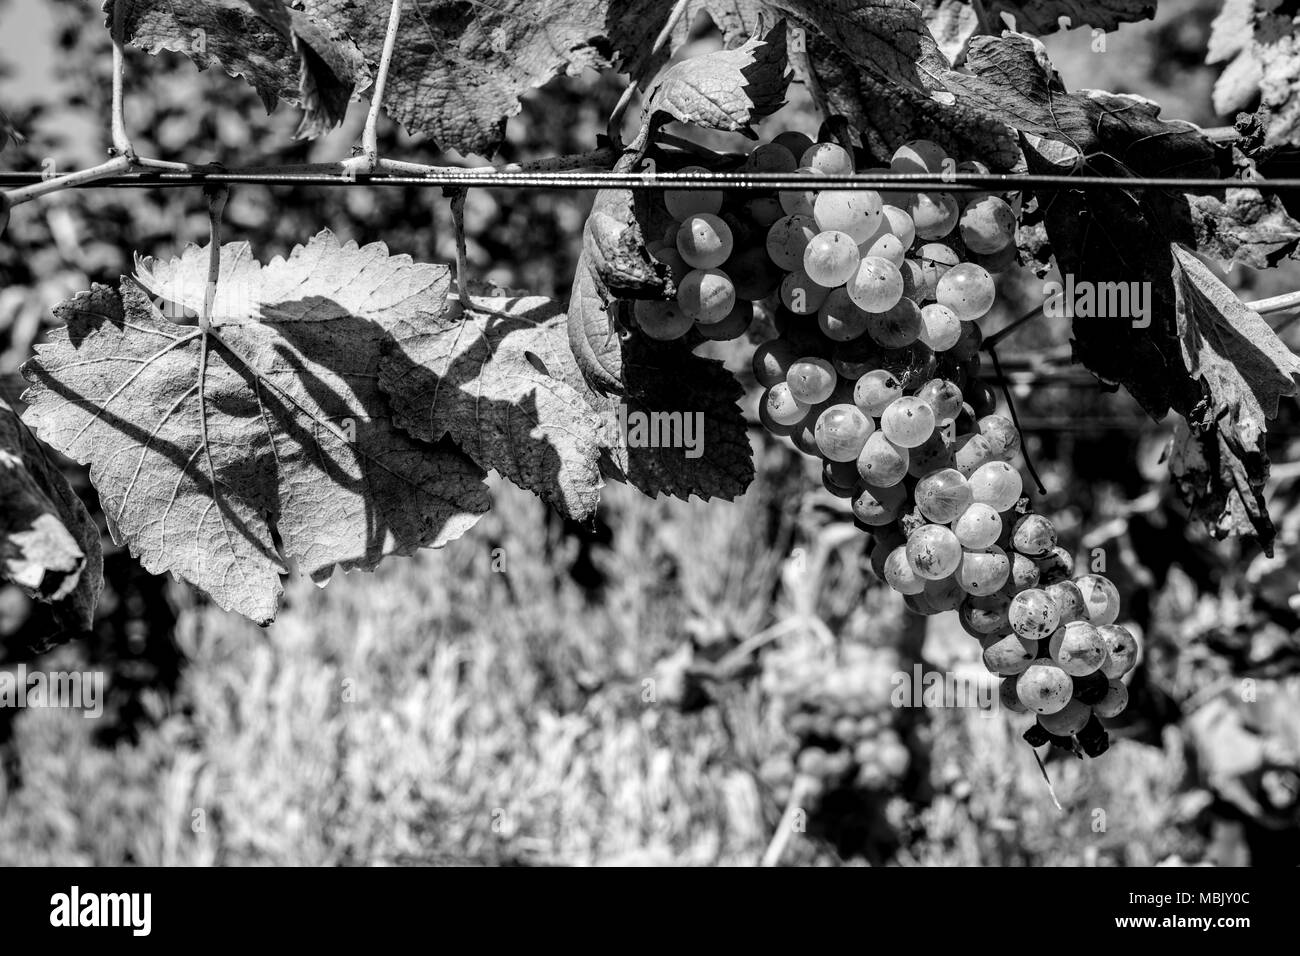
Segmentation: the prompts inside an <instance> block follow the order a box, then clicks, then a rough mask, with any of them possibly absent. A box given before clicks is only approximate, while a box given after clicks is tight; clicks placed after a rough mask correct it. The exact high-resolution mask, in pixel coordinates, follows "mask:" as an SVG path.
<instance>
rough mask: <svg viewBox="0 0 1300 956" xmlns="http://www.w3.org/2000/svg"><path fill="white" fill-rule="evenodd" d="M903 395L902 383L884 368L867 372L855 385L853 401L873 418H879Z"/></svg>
mask: <svg viewBox="0 0 1300 956" xmlns="http://www.w3.org/2000/svg"><path fill="white" fill-rule="evenodd" d="M902 396H903V386H902V384H901V383H900V382H899V381H898V379H896V378H895V377H894V375H893V373H892V372H888V371H886V370H885V369H883V368H878V369H873V370H871V371H870V372H867V373H865V374H864V375H862V376H861V377H860V378H859V379H858V381H857V384H855V385H854V386H853V403H854V404H855V405H857V406H858V408H860V409H862V410H863V411H864V412H866V413H867V414H868V415H870V416H871V417H872V418H879V417H880V416H881V415H883V414H884V413H885V409H886V408H888V407H889V406H890V405H892V404H893V403H894V402H895V401H896V400H897V399H899V398H902Z"/></svg>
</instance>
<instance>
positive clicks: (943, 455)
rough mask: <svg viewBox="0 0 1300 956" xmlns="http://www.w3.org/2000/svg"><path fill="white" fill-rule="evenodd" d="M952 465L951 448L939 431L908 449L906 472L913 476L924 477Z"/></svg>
mask: <svg viewBox="0 0 1300 956" xmlns="http://www.w3.org/2000/svg"><path fill="white" fill-rule="evenodd" d="M951 465H952V449H951V448H950V447H949V445H948V441H947V439H945V438H944V437H943V433H942V432H940V431H936V432H934V433H933V434H932V435H931V436H930V437H929V438H927V439H926V440H925V441H923V442H922V443H921V444H919V445H917V446H916V447H915V448H912V449H910V450H909V461H908V463H907V473H908V474H909V475H911V476H912V477H913V478H925V477H926V476H927V475H932V474H934V473H935V472H937V471H942V470H943V469H945V468H949V467H951Z"/></svg>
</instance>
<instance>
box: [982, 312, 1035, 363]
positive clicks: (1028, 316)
mask: <svg viewBox="0 0 1300 956" xmlns="http://www.w3.org/2000/svg"><path fill="white" fill-rule="evenodd" d="M1042 313H1043V306H1041V305H1038V306H1035V307H1034V308H1032V309H1030V310H1029V311H1028V312H1026V313H1025V314H1024V315H1022V316H1021V317H1020V318H1018V319H1016V320H1015V321H1014V322H1012V323H1011V324H1010V325H1007V326H1004V327H1003V328H1000V329H998V330H997V331H996V332H994V333H993V334H992V335H990V336H989V337H988V338H987V339H985V340H984V345H983V346H982V347H983V348H984V349H986V350H988V351H989V352H992V351H993V349H994V348H995V347H996V346H997V344H998V343H999V342H1001V341H1002V340H1003V339H1005V338H1006V337H1007V336H1008V335H1010V334H1011V333H1012V332H1014V331H1015V330H1016V329H1018V328H1020V327H1021V326H1022V325H1024V324H1025V323H1026V322H1029V321H1031V320H1032V319H1035V318H1037V317H1038V316H1040V315H1042Z"/></svg>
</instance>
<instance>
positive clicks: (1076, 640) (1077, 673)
mask: <svg viewBox="0 0 1300 956" xmlns="http://www.w3.org/2000/svg"><path fill="white" fill-rule="evenodd" d="M1047 652H1048V653H1049V654H1051V655H1052V660H1054V661H1056V663H1058V664H1060V665H1061V669H1062V670H1063V671H1065V672H1066V673H1067V674H1070V675H1072V676H1074V677H1083V676H1085V675H1087V674H1091V673H1092V672H1093V671H1095V670H1098V669H1099V668H1100V667H1101V665H1102V664H1104V663H1106V642H1105V641H1104V640H1103V639H1102V636H1101V634H1100V633H1099V632H1098V631H1097V629H1096V628H1095V627H1093V626H1092V625H1091V624H1089V623H1087V622H1086V621H1071V622H1070V623H1069V624H1065V625H1063V626H1062V627H1058V628H1057V629H1056V632H1055V633H1054V634H1053V635H1052V637H1051V640H1050V641H1048V645H1047Z"/></svg>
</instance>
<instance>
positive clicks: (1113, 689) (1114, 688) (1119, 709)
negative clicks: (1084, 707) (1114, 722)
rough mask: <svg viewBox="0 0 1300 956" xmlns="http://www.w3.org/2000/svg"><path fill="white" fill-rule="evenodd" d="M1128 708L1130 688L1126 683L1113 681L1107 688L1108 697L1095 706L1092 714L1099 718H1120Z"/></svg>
mask: <svg viewBox="0 0 1300 956" xmlns="http://www.w3.org/2000/svg"><path fill="white" fill-rule="evenodd" d="M1127 706H1128V688H1127V687H1125V686H1124V682H1123V681H1120V680H1114V679H1112V680H1111V681H1110V683H1109V684H1108V685H1107V688H1106V696H1105V697H1103V698H1102V699H1101V701H1100V702H1099V703H1097V704H1094V705H1093V708H1092V712H1093V713H1094V714H1096V715H1097V716H1098V717H1105V718H1107V719H1109V718H1111V717H1118V716H1119V715H1120V714H1122V713H1123V712H1124V708H1125V707H1127Z"/></svg>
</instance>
